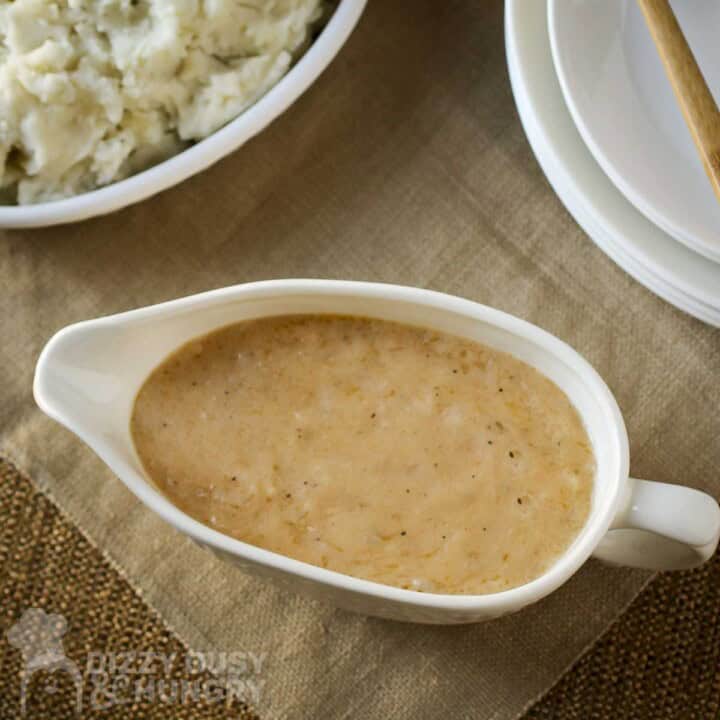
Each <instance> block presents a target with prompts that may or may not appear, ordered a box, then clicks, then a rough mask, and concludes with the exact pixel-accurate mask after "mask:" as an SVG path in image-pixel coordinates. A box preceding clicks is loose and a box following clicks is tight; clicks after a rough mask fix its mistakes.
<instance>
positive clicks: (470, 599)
mask: <svg viewBox="0 0 720 720" xmlns="http://www.w3.org/2000/svg"><path fill="white" fill-rule="evenodd" d="M282 295H303V296H307V295H315V296H318V297H327V299H328V310H327V313H333V310H332V307H331V302H332V298H333V297H339V296H341V297H348V296H353V297H356V298H368V299H370V298H372V299H378V300H383V301H386V302H390V303H405V304H413V305H416V306H421V307H422V306H424V307H428V308H435V309H439V310H443V311H447V312H449V313H452V314H457V315H460V316H464V317H465V318H467V319H472V320H477V321H478V322H479V323H485V324H487V325H491V326H494V327H495V328H499V329H501V330H504V331H506V332H508V333H510V334H511V335H514V336H518V337H520V338H522V339H524V340H526V341H530V342H531V343H532V344H534V345H536V346H537V347H539V348H540V349H541V350H543V351H544V352H546V353H549V354H550V355H552V356H553V357H554V358H555V359H558V360H560V361H561V362H562V363H563V364H564V365H567V366H568V367H569V368H570V369H571V370H572V371H573V372H575V374H576V375H577V376H578V377H579V378H580V379H581V380H582V382H583V383H584V385H585V386H586V387H587V389H588V390H589V391H590V392H591V393H592V395H593V398H594V399H595V400H596V402H597V404H598V406H599V407H601V408H602V410H603V412H604V420H605V422H606V423H607V429H606V431H605V432H607V433H608V435H609V436H611V441H612V445H613V447H614V448H615V457H614V458H613V459H612V462H611V463H609V464H611V465H612V466H613V467H614V469H615V473H614V474H615V478H614V482H615V486H614V487H613V488H612V493H610V491H605V496H606V497H605V498H604V500H603V503H602V507H599V508H598V507H597V504H598V503H597V501H596V499H595V497H594V498H593V503H592V507H591V510H590V513H589V516H588V519H587V520H586V523H585V525H584V526H583V529H582V530H581V531H580V532H579V533H578V535H577V536H576V538H575V540H574V541H573V543H572V544H571V546H570V547H569V548H567V549H566V551H565V552H564V553H563V554H562V555H561V556H560V557H559V558H557V560H556V561H555V562H554V563H553V564H552V565H551V566H550V567H549V568H548V569H547V570H546V572H545V573H543V574H542V575H541V576H539V577H538V578H536V579H534V580H531V581H530V582H528V583H525V584H523V585H519V586H517V587H513V588H510V589H507V590H502V591H500V592H494V593H488V594H480V595H477V594H476V595H460V594H441V593H425V592H419V591H416V590H408V589H403V588H398V587H394V586H391V585H384V584H381V583H378V582H374V581H371V580H365V579H361V578H357V577H354V576H351V575H346V574H343V573H340V572H336V571H333V570H328V569H326V568H322V567H318V566H315V565H311V564H309V563H306V562H303V561H300V560H295V559H293V558H290V557H287V556H285V555H281V554H279V553H275V552H272V551H270V550H265V549H263V548H260V547H257V546H254V545H251V544H249V543H245V542H243V541H241V540H237V539H235V538H232V537H230V536H229V535H225V534H224V533H222V532H219V531H217V530H214V529H212V528H210V527H208V526H207V525H204V524H203V523H201V522H199V521H198V520H195V519H193V518H192V517H191V516H189V515H187V514H186V513H184V512H183V511H181V510H180V509H179V508H178V507H176V506H175V505H174V504H173V503H171V502H170V500H168V499H167V498H166V497H165V496H164V495H162V493H160V492H159V491H158V490H156V489H155V488H154V486H153V485H152V483H151V481H150V480H149V479H148V478H146V477H142V476H141V475H140V474H139V473H135V472H133V471H132V470H131V469H130V468H129V467H127V466H126V465H125V463H124V462H123V461H122V460H121V458H120V457H119V456H118V455H119V454H118V453H115V452H114V451H113V450H112V448H108V447H106V446H105V445H104V444H103V442H102V440H101V439H100V440H99V439H98V433H93V432H92V431H88V430H87V429H85V428H84V427H82V426H81V425H80V424H79V423H78V422H77V421H76V420H74V419H73V418H71V417H69V416H68V415H67V414H66V413H65V412H63V410H62V408H60V407H57V406H56V404H55V403H53V402H52V401H51V400H49V399H48V397H47V390H48V387H47V382H48V370H49V369H50V365H51V360H50V358H51V356H52V354H53V351H54V349H55V348H56V346H57V345H58V344H59V343H62V342H64V341H66V340H67V339H68V336H71V335H72V334H74V333H79V332H83V331H87V330H91V329H93V328H101V327H117V328H119V327H122V326H124V325H126V324H129V323H130V324H131V323H133V322H135V321H140V320H142V321H148V320H152V319H160V318H163V317H166V316H168V315H172V314H175V313H181V312H183V311H187V310H189V309H208V308H211V307H213V306H216V305H218V304H223V303H228V302H232V301H240V300H243V299H254V300H258V299H265V298H272V297H277V296H282ZM283 314H290V313H283ZM318 314H322V313H321V312H319V313H318ZM334 314H354V315H358V316H360V315H362V314H363V313H334ZM366 317H378V315H373V313H372V311H370V312H368V313H367V314H366ZM398 322H402V321H398ZM406 324H413V323H406ZM415 324H417V323H415ZM213 329H216V328H214V327H208V329H207V331H206V332H211V331H212V330H213ZM438 329H439V328H438ZM202 334H203V333H199V334H196V335H195V336H198V335H202ZM451 334H452V333H451ZM189 339H190V338H189ZM478 342H482V340H478ZM510 354H512V352H511V351H510ZM162 360H164V358H161V359H160V360H159V361H158V363H156V365H157V364H159V363H160V362H162ZM138 389H139V388H137V389H135V390H134V391H133V400H134V397H135V396H136V394H137V390H138ZM563 392H565V390H564V389H563ZM33 394H34V397H35V401H36V403H37V404H38V406H39V407H40V409H41V410H42V411H43V412H44V413H45V414H47V415H48V416H49V417H51V418H53V419H54V420H56V421H57V422H59V423H60V424H61V425H63V426H65V427H66V428H68V429H69V430H70V431H71V432H73V433H74V434H76V435H77V436H78V437H79V438H80V439H82V440H83V441H84V442H85V443H86V444H87V445H88V446H89V447H90V448H91V449H92V450H93V451H94V452H95V453H96V454H97V455H98V456H99V457H100V458H101V459H102V460H103V461H104V462H105V463H106V464H107V465H108V466H109V467H110V469H111V470H113V472H114V473H115V474H116V475H117V476H118V477H119V479H120V480H121V481H122V482H123V483H124V484H125V485H126V487H127V488H128V489H129V490H130V491H131V492H132V493H133V494H134V495H135V496H136V497H137V498H138V499H139V500H140V501H141V502H142V503H143V504H144V505H146V506H147V507H148V508H149V509H150V510H152V511H154V512H156V513H157V514H158V515H159V516H160V517H162V518H163V519H164V520H165V521H166V522H169V523H170V524H171V525H172V526H174V527H175V528H177V529H178V530H180V531H181V532H183V533H185V534H187V535H188V536H190V537H191V538H192V539H193V540H195V541H198V542H199V543H201V544H204V545H207V546H209V547H210V548H214V549H216V550H219V551H221V552H222V553H226V554H228V555H230V556H235V557H238V558H242V559H245V560H248V561H250V562H251V563H253V564H259V565H261V566H266V567H269V568H273V569H275V570H276V571H281V572H282V573H285V574H288V575H292V576H296V577H298V578H301V579H304V580H305V581H311V582H313V583H319V584H321V585H325V586H330V587H331V588H336V589H339V590H345V591H351V592H353V593H356V594H362V595H366V596H372V597H374V598H380V599H384V600H388V601H391V602H394V603H400V604H406V605H410V606H413V607H416V608H428V609H434V610H447V611H458V612H463V611H482V612H486V611H487V612H488V613H493V612H497V613H498V614H504V613H505V612H509V611H512V609H519V608H521V607H523V606H525V605H528V604H530V603H532V602H535V601H536V600H539V599H540V598H542V597H544V596H546V595H548V594H550V593H551V592H553V591H554V590H556V589H557V588H558V587H560V585H562V584H563V583H565V582H566V581H567V580H568V579H569V578H570V577H571V576H572V575H573V574H574V573H575V572H576V571H577V570H578V569H579V568H580V567H581V565H582V564H583V563H584V562H585V561H586V560H587V559H588V558H589V557H590V556H591V555H592V553H593V551H594V550H595V548H596V546H597V545H598V543H599V542H600V540H601V539H602V538H603V537H604V535H605V534H606V532H607V531H608V530H609V529H610V527H611V524H612V520H613V518H614V516H615V514H616V512H617V510H618V508H619V507H620V506H621V504H622V501H623V499H624V498H623V490H624V485H627V481H628V470H629V450H628V438H627V432H626V429H625V424H624V421H623V418H622V415H621V413H620V409H619V407H618V405H617V402H616V401H615V398H614V397H613V395H612V393H611V391H610V390H609V388H608V387H607V385H606V384H605V382H604V381H603V379H602V378H601V377H600V375H599V374H598V373H597V371H596V370H595V369H594V368H593V367H592V366H591V365H590V363H589V362H588V361H586V360H585V359H584V358H583V357H582V356H581V355H580V354H579V353H578V352H576V351H575V350H574V349H573V348H571V347H570V346H569V345H568V344H567V343H565V342H563V341H562V340H560V339H558V338H557V337H555V336H554V335H552V334H551V333H549V332H547V331H545V330H543V329H541V328H539V327H538V326H536V325H533V324H532V323H530V322H528V321H525V320H522V319H520V318H518V317H515V316H514V315H510V314H508V313H505V312H503V311H501V310H497V309H495V308H492V307H489V306H487V305H482V304H480V303H477V302H474V301H472V300H468V299H464V298H460V297H457V296H454V295H449V294H445V293H442V292H438V291H434V290H427V289H422V288H416V287H410V286H403V285H394V284H386V283H376V282H361V281H347V280H322V279H284V280H263V281H258V282H250V283H243V284H239V285H233V286H229V287H225V288H220V289H216V290H210V291H206V292H202V293H199V294H195V295H190V296H187V297H183V298H179V299H176V300H170V301H166V302H162V303H159V304H155V305H149V306H146V307H142V308H139V309H136V310H130V311H127V312H122V313H118V314H114V315H109V316H105V317H100V318H97V319H93V320H86V321H82V322H78V323H75V324H72V325H69V326H67V327H65V328H63V329H61V330H60V331H58V332H57V333H56V334H55V335H54V336H53V337H52V338H51V339H50V340H49V341H48V343H47V344H46V346H45V347H44V348H43V350H42V352H41V354H40V357H39V359H38V361H37V366H36V370H35V377H34V382H33ZM565 394H566V395H567V393H565ZM567 396H568V397H569V399H570V401H571V402H572V403H573V405H575V403H574V402H573V398H572V397H570V396H569V395H567ZM578 413H579V414H580V416H581V418H582V419H583V422H585V416H583V414H582V412H581V411H580V410H579V409H578ZM129 420H130V418H128V423H129ZM596 461H597V458H596ZM611 474H612V473H611ZM610 480H612V478H610ZM608 482H609V479H608V478H600V477H599V475H598V473H597V472H596V476H595V478H594V485H595V488H594V496H595V495H596V494H597V487H598V484H602V483H606V484H607V483H608Z"/></svg>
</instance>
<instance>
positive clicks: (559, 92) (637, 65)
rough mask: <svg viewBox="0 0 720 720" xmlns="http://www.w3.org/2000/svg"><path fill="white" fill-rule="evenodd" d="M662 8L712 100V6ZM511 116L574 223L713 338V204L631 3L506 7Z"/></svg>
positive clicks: (513, 1) (719, 94)
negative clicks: (676, 25)
mask: <svg viewBox="0 0 720 720" xmlns="http://www.w3.org/2000/svg"><path fill="white" fill-rule="evenodd" d="M673 8H674V10H675V12H676V14H677V16H678V20H679V21H680V24H681V26H682V28H683V31H684V33H685V35H686V37H687V38H688V41H689V43H690V45H691V46H692V48H693V51H694V53H695V56H696V57H697V59H698V62H699V64H700V66H701V68H702V70H703V73H704V75H705V79H706V80H707V82H708V84H709V85H710V88H711V90H712V91H713V93H714V95H715V98H716V100H720V42H718V38H719V37H720V35H719V32H720V2H717V0H696V1H695V2H692V3H689V2H684V0H681V1H679V2H675V3H674V5H673ZM505 33H506V41H507V56H508V65H509V68H510V78H511V81H512V86H513V92H514V94H515V100H516V102H517V106H518V111H519V113H520V117H521V119H522V122H523V126H524V128H525V132H526V133H527V136H528V139H529V140H530V144H531V145H532V147H533V150H534V151H535V154H536V156H537V158H538V160H539V162H540V165H541V166H542V168H543V170H544V171H545V174H546V175H547V177H548V180H549V181H550V183H551V184H552V186H553V188H554V189H555V191H556V192H557V194H558V195H559V196H560V198H561V200H562V201H563V202H564V203H565V206H566V207H567V209H568V210H569V211H570V213H571V214H572V215H573V216H574V217H575V219H576V220H577V222H578V223H579V224H580V225H581V226H582V227H583V229H584V230H585V231H586V232H587V233H588V235H589V236H590V237H591V238H592V239H593V240H594V241H595V242H596V243H597V245H598V246H599V247H600V248H601V249H602V250H603V251H604V252H606V253H607V254H608V255H609V256H610V257H611V258H612V259H613V260H614V261H615V262H616V263H618V265H620V266H621V267H622V268H624V270H625V271H626V272H628V273H629V274H630V275H632V276H633V277H634V278H635V279H636V280H638V281H639V282H641V283H642V284H643V285H645V286H646V287H647V288H648V289H650V290H651V291H652V292H654V293H656V294H657V295H659V296H660V297H662V298H664V299H665V300H667V301H668V302H670V303H672V304H673V305H675V306H676V307H678V308H680V309H681V310H684V311H685V312H687V313H690V314H691V315H694V316H695V317H697V318H699V319H700V320H704V321H705V322H708V323H711V324H713V325H716V326H719V327H720V203H718V201H717V200H716V198H715V196H714V195H713V191H712V188H711V186H710V183H709V182H708V180H707V178H706V176H705V173H704V171H703V168H702V165H701V163H700V160H699V158H698V157H697V154H696V151H695V147H694V145H693V143H692V139H691V137H690V134H689V132H688V130H687V127H686V126H685V123H684V121H683V118H682V115H681V113H680V110H679V109H678V107H677V104H676V102H675V100H674V97H673V94H672V90H671V88H670V85H669V83H668V81H667V79H666V77H665V74H664V72H663V68H662V63H661V61H660V59H659V57H658V54H657V52H656V50H655V47H654V45H653V43H652V39H651V37H650V34H649V32H648V30H647V28H646V26H645V23H644V20H643V17H642V14H641V13H640V10H639V9H638V8H637V3H636V2H635V0H610V1H608V2H606V1H605V0H603V1H602V2H599V1H598V0H507V2H506V6H505Z"/></svg>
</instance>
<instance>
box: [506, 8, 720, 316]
mask: <svg viewBox="0 0 720 720" xmlns="http://www.w3.org/2000/svg"><path fill="white" fill-rule="evenodd" d="M546 11H547V0H542V2H526V1H525V0H507V2H506V5H505V36H506V46H507V56H508V66H509V70H510V79H511V81H512V86H513V92H514V94H515V100H516V102H517V106H518V112H519V113H520V117H521V119H522V122H523V126H524V128H525V132H526V133H527V136H528V139H529V140H530V144H531V145H532V148H533V150H534V152H535V154H536V156H537V158H538V161H539V162H540V165H541V166H542V168H543V170H544V172H545V174H546V175H547V177H548V180H549V181H550V183H551V185H552V186H553V188H554V189H555V191H556V192H557V194H558V195H559V196H560V199H561V200H562V201H563V203H564V204H565V206H566V207H567V209H568V210H569V212H570V213H571V214H572V215H573V217H574V218H575V219H576V220H577V221H578V223H579V224H580V225H581V226H582V228H583V229H584V230H585V231H586V232H587V233H588V235H590V237H591V238H592V239H593V240H594V241H595V242H596V243H597V245H598V246H599V247H600V248H601V249H602V250H603V251H604V252H606V253H607V254H608V255H609V256H610V257H611V258H612V259H613V260H615V262H617V263H618V265H620V267H622V268H623V269H624V270H625V271H626V272H628V273H629V274H630V275H632V276H633V277H634V278H635V279H636V280H638V281H639V282H641V283H642V284H643V285H645V287H647V288H648V289H649V290H651V291H652V292H654V293H656V294H657V295H659V296H660V297H662V298H663V299H665V300H667V301H668V302H670V303H672V304H673V305H675V306H676V307H678V308H680V309H681V310H684V311H685V312H687V313H689V314H691V315H694V316H695V317H697V318H699V319H700V320H703V321H705V322H708V323H711V324H713V325H716V326H718V327H720V265H717V264H716V263H713V262H711V261H709V260H707V259H705V258H704V257H702V256H700V255H698V254H697V253H694V252H692V251H690V250H688V249H687V248H686V247H684V246H683V245H680V244H679V243H677V242H675V241H674V240H673V239H672V238H671V237H669V236H668V235H667V234H666V233H664V232H663V231H662V230H660V229H659V228H658V227H657V226H656V225H654V224H653V223H651V222H650V221H649V220H648V219H647V218H646V217H644V216H643V215H642V214H641V213H639V212H638V211H637V210H636V209H635V208H634V207H633V206H632V205H631V204H630V203H629V202H628V201H627V200H626V199H625V198H624V197H623V196H622V194H621V193H620V192H619V191H618V190H617V188H616V187H615V186H614V185H613V184H612V183H611V182H610V181H609V180H608V178H607V176H606V175H605V173H603V171H602V169H601V168H600V166H599V165H598V164H597V163H596V162H595V160H594V159H593V157H592V155H591V154H590V152H589V151H588V149H587V147H586V146H585V144H584V142H583V140H582V138H581V137H580V135H579V133H578V131H577V129H576V127H575V125H574V123H573V121H572V118H571V117H570V113H569V112H568V109H567V106H566V105H565V102H564V100H563V96H562V91H561V90H560V85H559V83H558V79H557V76H556V74H555V68H554V66H553V60H552V54H551V50H550V39H549V35H548V30H547V23H546Z"/></svg>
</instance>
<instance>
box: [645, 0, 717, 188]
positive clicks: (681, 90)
mask: <svg viewBox="0 0 720 720" xmlns="http://www.w3.org/2000/svg"><path fill="white" fill-rule="evenodd" d="M637 1H638V4H639V5H640V8H641V9H642V12H643V15H645V21H646V22H647V25H648V27H649V29H650V34H651V35H652V37H653V40H654V41H655V45H656V47H657V50H658V53H659V55H660V58H661V59H662V62H663V65H664V66H665V72H666V73H667V76H668V78H669V80H670V84H671V85H672V89H673V91H674V92H675V97H676V98H677V100H678V103H679V105H680V109H681V110H682V113H683V115H684V116H685V122H686V123H687V126H688V128H689V130H690V134H691V135H692V138H693V141H694V142H695V146H696V147H697V150H698V153H699V154H700V159H701V160H702V163H703V167H704V168H705V172H706V173H707V176H708V178H709V179H710V183H711V184H712V187H713V190H714V191H715V195H716V196H717V198H718V201H720V111H718V107H717V104H716V103H715V100H714V99H713V96H712V94H711V93H710V89H709V88H708V86H707V83H706V82H705V78H704V77H703V75H702V72H701V71H700V68H699V67H698V64H697V61H696V60H695V56H694V55H693V53H692V50H691V49H690V46H689V45H688V43H687V40H686V39H685V36H684V35H683V32H682V30H681V28H680V25H679V24H678V21H677V18H676V17H675V14H674V13H673V11H672V8H671V7H670V3H669V0H637Z"/></svg>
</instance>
